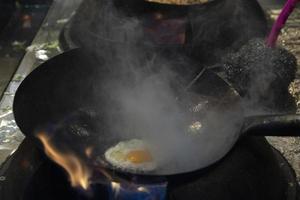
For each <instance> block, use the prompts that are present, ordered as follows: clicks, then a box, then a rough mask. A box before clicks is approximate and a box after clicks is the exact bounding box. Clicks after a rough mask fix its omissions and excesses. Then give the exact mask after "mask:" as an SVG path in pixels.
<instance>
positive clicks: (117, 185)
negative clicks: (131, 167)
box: [110, 181, 121, 197]
mask: <svg viewBox="0 0 300 200" xmlns="http://www.w3.org/2000/svg"><path fill="white" fill-rule="evenodd" d="M110 184H111V188H112V189H113V191H114V192H115V197H117V196H118V195H119V192H120V189H121V184H120V183H117V182H114V181H112V182H111V183H110Z"/></svg>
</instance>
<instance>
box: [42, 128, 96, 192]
mask: <svg viewBox="0 0 300 200" xmlns="http://www.w3.org/2000/svg"><path fill="white" fill-rule="evenodd" d="M37 137H38V138H39V139H40V140H41V142H42V143H43V146H44V149H45V153H46V155H47V156H48V157H49V158H50V159H52V160H53V161H54V162H55V163H57V164H58V165H60V166H61V167H63V168H64V169H65V170H66V171H67V173H68V175H69V178H70V182H71V185H72V186H73V187H81V188H82V189H84V190H87V189H88V188H89V179H90V176H91V172H90V170H89V168H88V167H87V166H86V165H85V164H84V163H83V162H82V161H81V160H80V159H79V158H78V157H77V156H76V155H74V154H73V153H63V152H59V150H57V148H55V147H54V145H53V144H51V142H50V138H49V137H48V136H47V134H46V133H44V132H41V133H39V134H38V135H37Z"/></svg>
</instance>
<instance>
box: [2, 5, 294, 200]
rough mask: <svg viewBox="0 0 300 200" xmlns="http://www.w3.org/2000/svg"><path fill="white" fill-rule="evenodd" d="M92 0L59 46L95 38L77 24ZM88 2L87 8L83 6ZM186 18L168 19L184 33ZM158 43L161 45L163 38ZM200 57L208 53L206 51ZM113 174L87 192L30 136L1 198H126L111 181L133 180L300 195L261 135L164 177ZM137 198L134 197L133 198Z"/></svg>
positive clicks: (222, 191)
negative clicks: (203, 164) (200, 165)
mask: <svg viewBox="0 0 300 200" xmlns="http://www.w3.org/2000/svg"><path fill="white" fill-rule="evenodd" d="M91 5H95V6H99V5H98V3H97V1H92V0H86V1H84V3H82V4H81V5H80V7H79V9H78V11H77V13H76V15H74V16H73V18H72V19H71V20H70V21H69V23H67V24H66V25H64V26H63V27H64V28H63V31H61V32H59V35H60V46H61V47H62V48H63V50H68V49H72V48H75V47H77V46H81V47H84V46H85V43H84V42H83V40H82V38H81V37H79V36H80V35H85V36H86V37H87V38H88V40H91V41H93V40H94V39H95V38H94V36H93V35H91V34H89V33H90V31H89V29H88V27H85V28H82V27H81V28H80V29H78V25H80V26H84V25H86V24H77V23H76V22H78V20H79V19H80V18H82V15H86V14H88V13H91V12H89V10H88V9H87V8H86V7H88V8H90V7H92V6H91ZM84 7H85V9H83V8H84ZM199 9H202V8H199ZM81 11H82V12H81ZM90 17H95V15H90ZM98 17H99V16H98ZM178 19H179V21H178ZM183 19H185V18H182V17H179V18H178V17H175V21H174V20H173V21H172V20H171V21H168V23H167V24H168V25H170V26H172V27H174V26H173V23H174V24H176V25H175V29H176V30H177V31H178V32H177V33H179V34H177V36H178V35H181V36H182V26H181V25H182V23H184V24H189V23H188V22H187V21H186V20H183ZM50 21H51V20H50ZM178 22H179V23H178ZM178 24H179V26H178ZM44 25H45V24H44ZM163 26H164V25H163ZM45 27H47V26H45ZM159 27H160V26H159ZM187 27H189V26H187ZM151 30H153V28H152V27H151V28H150V33H149V32H148V33H149V34H150V35H151V34H152V32H151ZM187 30H188V31H187V32H185V35H184V36H185V37H187V36H189V35H190V34H191V33H192V32H189V28H187ZM78 31H80V33H79V32H78ZM85 33H86V34H85ZM177 36H175V37H172V39H171V40H170V41H168V42H167V43H168V44H167V45H165V46H167V48H169V47H170V45H169V44H170V43H171V44H172V45H171V48H174V44H175V46H176V48H177V47H179V49H182V47H183V48H185V47H184V46H185V45H184V44H182V43H185V42H187V43H188V41H189V40H184V41H185V42H182V40H180V38H182V37H177ZM185 37H184V38H185ZM98 39H99V38H98ZM160 39H161V37H159V38H158V39H157V38H154V40H155V42H157V43H160V42H161V40H160ZM97 41H98V40H97ZM102 42H103V40H100V42H99V43H94V44H96V46H97V45H99V44H100V45H101V43H102ZM108 46H109V45H108ZM158 46H159V48H161V44H159V45H158ZM84 48H87V49H88V48H90V47H84ZM199 48H201V47H199ZM187 49H188V48H187ZM188 50H190V49H188ZM56 53H57V52H56ZM190 53H191V52H190V51H186V54H187V55H190V56H192V57H193V56H194V58H195V57H197V56H195V55H191V54H190ZM201 57H206V55H204V56H201ZM209 57H210V59H207V60H206V59H204V58H203V60H202V59H201V58H199V59H198V58H197V59H196V60H197V62H200V61H203V63H209V64H213V62H212V61H211V60H214V59H213V58H214V56H213V55H210V56H209ZM39 62H41V60H39ZM39 62H37V64H38V63H39ZM106 173H110V172H106ZM100 174H101V172H100ZM110 176H111V177H113V180H114V181H113V180H110V182H108V181H102V180H100V181H99V180H95V181H94V183H92V186H91V189H90V190H91V191H89V192H86V191H82V190H80V189H76V188H73V187H71V185H70V182H69V180H68V176H67V174H66V172H65V171H64V170H63V169H62V168H60V167H59V166H58V165H56V164H55V163H53V162H52V161H51V160H49V159H48V158H47V156H46V155H45V154H44V152H42V151H41V150H40V149H38V148H37V147H35V144H34V143H33V141H31V140H30V138H25V140H24V141H23V142H22V143H21V145H20V146H19V148H18V149H17V150H16V151H15V152H14V153H13V154H12V155H11V156H10V157H8V159H7V160H6V161H5V163H4V164H3V165H2V166H1V168H0V199H3V200H16V199H22V200H48V199H49V200H50V199H64V200H68V199H72V200H73V199H80V200H85V199H91V200H93V199H118V198H119V199H122V198H121V197H116V196H115V191H113V189H114V188H112V185H114V183H117V184H121V185H122V184H123V185H124V184H125V185H126V184H128V183H132V184H134V185H136V186H139V185H143V186H146V187H148V188H153V187H154V188H157V187H158V188H160V189H161V190H160V191H158V192H159V197H157V195H156V194H157V193H156V192H157V191H156V192H154V193H150V194H149V195H148V196H147V197H149V198H150V199H151V198H152V199H170V200H181V199H189V200H190V199H191V200H193V199H209V200H219V199H222V200H227V199H228V200H229V199H230V200H240V199H243V200H268V199H270V200H300V190H299V186H298V183H297V180H296V176H295V173H294V171H293V169H292V168H291V167H290V165H289V164H288V162H287V161H286V160H285V159H284V157H283V156H282V155H281V154H280V153H279V152H278V151H277V150H275V149H274V148H273V147H272V146H270V145H269V144H268V142H267V141H266V140H265V139H263V138H255V137H244V138H242V139H241V140H240V141H238V143H237V145H236V146H235V147H234V148H233V149H232V150H231V152H230V153H229V154H228V155H227V156H226V157H224V158H223V159H222V160H221V161H219V162H218V163H216V164H214V165H213V166H210V167H208V168H206V169H204V170H199V171H196V172H193V173H188V174H183V175H179V176H176V177H163V178H162V179H160V180H154V181H152V180H133V179H132V177H131V178H128V177H124V176H122V175H120V174H114V173H113V174H110ZM115 181H116V182H115ZM118 181H119V182H118ZM127 192H128V191H127ZM125 193H126V190H125ZM140 193H142V191H140ZM118 195H122V194H118ZM123 195H124V194H123ZM151 195H153V196H155V197H153V196H151ZM134 198H135V199H141V195H140V194H139V195H138V194H136V195H135V196H134ZM134 198H131V199H133V200H134ZM123 199H124V198H123ZM144 199H145V198H144Z"/></svg>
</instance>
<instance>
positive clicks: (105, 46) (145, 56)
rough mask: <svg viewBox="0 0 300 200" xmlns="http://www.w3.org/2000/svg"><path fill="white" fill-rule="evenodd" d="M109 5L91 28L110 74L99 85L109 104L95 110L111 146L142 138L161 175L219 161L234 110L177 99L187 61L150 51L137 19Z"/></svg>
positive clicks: (228, 142)
mask: <svg viewBox="0 0 300 200" xmlns="http://www.w3.org/2000/svg"><path fill="white" fill-rule="evenodd" d="M109 5H110V4H109V3H108V4H107V5H106V6H107V7H102V10H101V11H99V12H103V22H105V23H104V24H101V26H100V25H99V27H94V29H95V30H97V31H96V32H97V33H98V34H99V35H98V36H97V37H100V38H101V39H103V40H102V42H99V43H100V44H98V46H97V48H96V49H93V51H94V53H96V54H97V57H103V58H105V59H106V61H105V66H99V67H105V68H107V69H108V70H109V73H108V74H107V77H106V78H105V80H101V87H100V88H101V90H105V92H104V93H105V94H107V95H106V98H107V102H108V103H107V106H106V108H103V107H101V108H99V110H104V111H105V113H106V114H105V115H106V118H107V120H108V121H107V123H108V126H109V131H110V132H111V134H112V136H111V137H112V138H114V142H115V144H116V143H117V142H120V141H122V140H129V139H135V138H138V139H142V140H145V141H146V142H147V143H149V144H150V145H149V146H150V148H151V152H152V153H153V155H154V158H155V161H156V162H157V164H158V167H159V168H161V169H160V172H161V173H176V172H178V171H177V170H178V169H180V171H181V172H184V171H190V170H192V169H194V170H196V169H199V168H201V167H205V166H207V165H208V164H211V163H213V162H214V161H216V160H218V159H220V158H221V157H222V156H224V154H226V153H227V152H228V150H229V149H230V148H231V147H232V145H233V143H234V142H235V141H236V139H237V137H238V131H237V129H236V127H237V126H239V125H240V124H237V123H238V121H239V120H238V119H240V116H239V115H238V114H236V113H235V111H233V110H232V111H227V110H226V109H224V110H222V111H221V110H217V109H218V108H216V109H214V110H209V109H208V107H209V106H208V105H205V102H206V100H207V98H208V97H205V96H202V97H201V98H200V97H198V96H197V95H195V96H196V99H195V98H194V97H193V99H192V97H191V98H189V97H190V96H186V97H185V98H181V95H182V92H184V90H183V88H184V87H185V86H186V84H187V83H188V81H189V80H186V79H185V77H184V76H183V75H182V74H179V73H178V71H177V69H179V71H180V70H182V68H187V67H188V66H189V65H190V63H191V61H190V60H189V59H187V58H186V57H185V56H184V55H183V54H182V53H178V52H176V51H174V52H167V53H166V52H164V50H162V49H160V48H157V47H155V45H154V43H153V41H151V40H150V39H148V38H146V37H144V27H143V26H144V24H143V22H142V21H141V18H135V17H131V16H128V15H126V14H124V13H122V12H120V11H116V10H115V7H113V6H112V5H110V6H109ZM101 22H102V20H101ZM99 23H100V22H99ZM100 28H101V29H100ZM88 45H89V46H90V47H95V46H94V43H92V44H88ZM95 92H96V93H97V92H99V93H103V91H100V90H99V91H95ZM184 95H188V93H186V94H183V96H184ZM95 96H97V95H95ZM205 99H206V100H205ZM210 103H212V102H209V104H210ZM202 104H203V106H201V105H202ZM199 105H200V107H202V108H201V109H200V110H198V112H197V113H193V112H192V111H191V109H192V108H193V107H194V106H198V107H199ZM199 113H201V114H199ZM199 120H200V123H201V124H203V127H202V128H201V129H200V130H199V131H195V133H194V134H193V133H191V132H193V131H191V130H190V126H191V125H192V123H194V122H199ZM228 122H230V123H228ZM101 137H102V136H101V135H99V138H100V139H99V140H101ZM116 138H117V139H116ZM111 145H114V143H112V144H111Z"/></svg>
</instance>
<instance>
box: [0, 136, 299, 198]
mask: <svg viewBox="0 0 300 200" xmlns="http://www.w3.org/2000/svg"><path fill="white" fill-rule="evenodd" d="M107 173H109V172H107ZM0 174H1V176H0V197H1V199H5V200H15V199H22V200H23V199H24V200H29V199H30V200H42V199H43V200H48V199H49V200H50V199H64V200H68V199H80V200H85V199H91V200H93V199H114V198H112V194H111V183H109V182H101V181H95V183H93V184H92V186H91V189H90V190H91V191H90V192H89V194H88V193H86V192H84V191H82V190H79V189H76V188H72V187H71V185H70V182H69V180H68V177H67V174H66V172H65V171H64V170H63V169H62V168H60V167H59V166H58V165H56V164H54V163H53V162H52V161H50V160H49V159H48V158H47V157H46V156H45V154H44V153H43V152H42V151H40V150H39V149H37V148H36V147H35V146H34V144H33V142H32V141H31V140H30V139H28V138H26V139H25V140H24V142H23V143H22V144H21V145H20V147H19V148H18V150H17V151H16V152H15V153H14V155H13V156H11V157H9V159H8V160H7V161H6V163H5V164H4V165H3V166H2V168H1V170H0ZM111 176H112V177H113V178H114V179H116V180H126V177H122V179H120V176H121V175H118V174H111ZM126 182H127V183H128V182H129V183H133V184H144V185H145V180H142V182H139V181H137V180H132V179H131V180H129V179H127V180H126ZM148 182H149V181H148ZM161 184H166V187H165V190H162V192H164V193H165V198H164V199H172V200H180V199H191V200H192V199H201V198H203V199H210V200H219V199H222V200H226V199H228V200H229V199H230V200H240V199H244V200H265V199H272V200H298V199H300V196H299V195H300V193H299V192H300V190H299V187H298V184H297V181H296V178H295V173H294V171H293V169H292V168H291V167H290V165H289V164H288V163H287V161H286V160H285V159H284V158H283V156H282V155H281V154H280V153H279V152H278V151H277V150H275V149H273V148H272V147H271V146H270V145H269V144H268V143H267V142H266V141H265V140H264V139H261V138H255V137H253V138H252V137H248V138H243V139H241V140H240V141H239V142H238V144H237V145H236V146H235V147H234V149H232V151H231V152H230V153H229V154H228V155H227V156H226V157H225V158H223V159H222V160H221V161H220V162H218V163H217V164H215V165H213V166H211V167H209V168H207V169H204V170H200V171H197V172H193V173H189V174H183V175H180V176H176V177H174V178H172V177H165V178H164V179H163V180H161V181H158V180H156V181H155V182H150V183H147V184H146V186H147V187H154V186H157V185H161ZM132 199H134V198H132ZM136 199H138V198H136ZM153 199H155V198H153ZM157 199H159V198H157Z"/></svg>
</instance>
